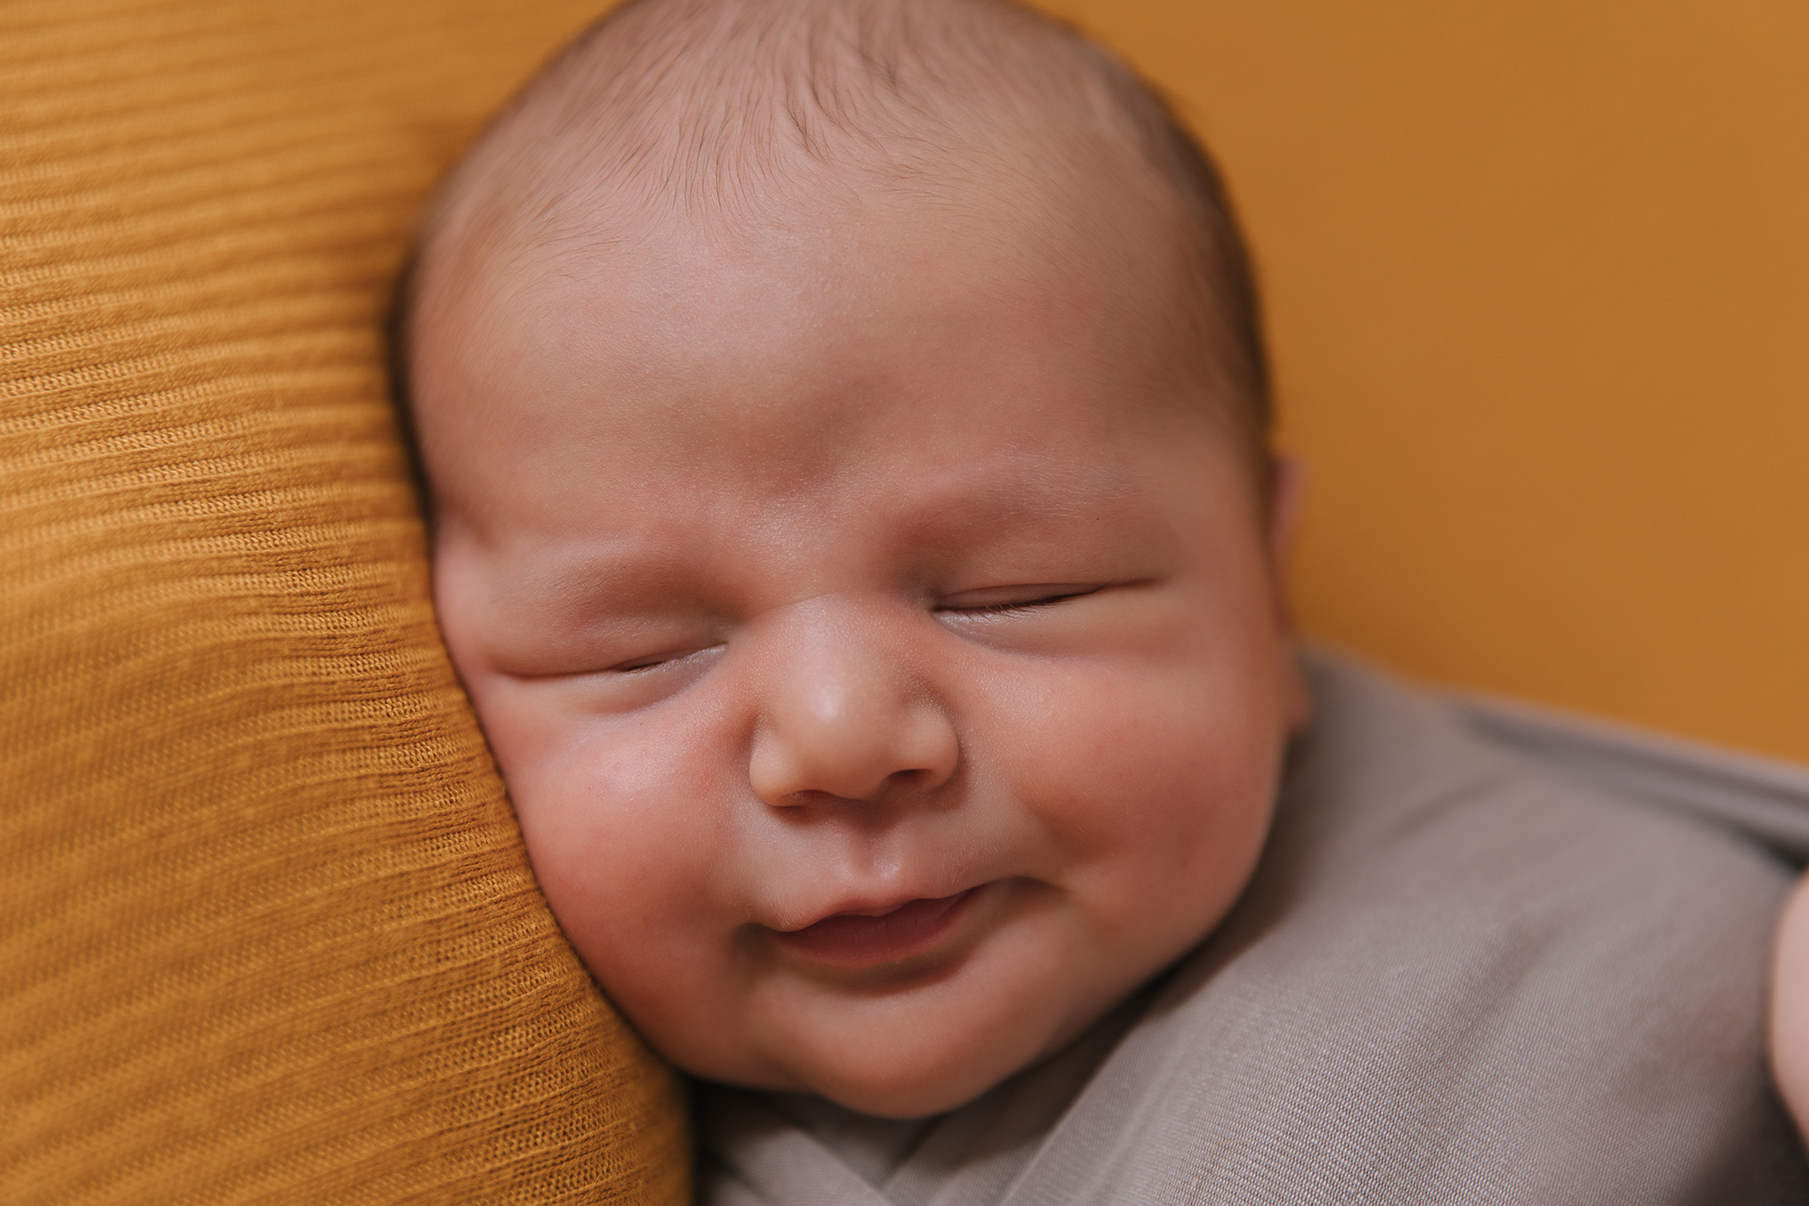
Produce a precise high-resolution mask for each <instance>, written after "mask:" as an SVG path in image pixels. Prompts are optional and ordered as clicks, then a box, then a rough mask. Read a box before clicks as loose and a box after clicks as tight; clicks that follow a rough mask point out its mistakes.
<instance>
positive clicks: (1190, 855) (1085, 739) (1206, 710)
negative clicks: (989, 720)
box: [1013, 670, 1278, 930]
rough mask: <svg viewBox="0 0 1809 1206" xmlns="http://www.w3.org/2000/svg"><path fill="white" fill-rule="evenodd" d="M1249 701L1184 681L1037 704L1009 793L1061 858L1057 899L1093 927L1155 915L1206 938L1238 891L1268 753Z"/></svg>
mask: <svg viewBox="0 0 1809 1206" xmlns="http://www.w3.org/2000/svg"><path fill="white" fill-rule="evenodd" d="M1250 694H1251V693H1249V692H1245V691H1242V690H1238V689H1232V688H1227V687H1226V685H1225V684H1222V683H1215V682H1213V681H1212V680H1211V679H1209V678H1208V677H1207V676H1205V675H1202V674H1200V673H1193V674H1189V673H1185V672H1182V671H1180V670H1152V671H1150V672H1148V673H1144V674H1139V675H1135V676H1126V675H1122V674H1120V675H1115V676H1102V677H1101V678H1100V679H1099V680H1097V681H1094V682H1091V683H1086V682H1068V683H1064V684H1062V685H1061V686H1060V687H1058V688H1055V689H1051V690H1049V691H1047V692H1045V693H1044V694H1043V697H1042V700H1041V703H1042V707H1040V708H1039V709H1038V710H1037V712H1036V713H1035V714H1034V715H1033V716H1031V717H1030V723H1028V724H1026V725H1025V726H1024V727H1023V728H1022V729H1021V730H1020V732H1019V735H1018V737H1017V738H1016V741H1017V745H1018V749H1019V757H1018V759H1017V763H1016V772H1015V776H1014V780H1015V781H1014V785H1013V790H1014V794H1015V795H1016V796H1017V798H1018V799H1019V800H1021V801H1023V802H1024V803H1025V805H1027V806H1028V807H1029V808H1031V809H1032V810H1033V811H1034V812H1035V813H1036V815H1037V818H1038V820H1039V821H1040V822H1041V823H1042V825H1043V826H1044V827H1045V829H1046V830H1047V831H1048V832H1049V834H1050V835H1051V836H1052V837H1054V838H1055V839H1056V840H1057V842H1059V844H1060V846H1061V848H1062V849H1063V850H1064V851H1065V853H1066V855H1067V857H1068V859H1069V860H1070V861H1069V863H1068V866H1067V869H1066V871H1065V873H1064V885H1063V886H1065V887H1067V888H1069V889H1070V890H1072V891H1074V892H1075V893H1076V894H1077V896H1078V897H1079V898H1080V899H1082V900H1084V901H1085V902H1086V903H1087V906H1088V907H1089V908H1090V909H1091V910H1092V911H1093V913H1094V917H1093V920H1094V921H1095V922H1096V923H1097V924H1099V925H1101V926H1103V927H1107V928H1110V929H1112V930H1118V929H1120V928H1122V927H1133V926H1139V925H1145V924H1147V921H1148V918H1147V917H1146V916H1145V915H1146V914H1147V913H1149V912H1150V911H1151V910H1152V909H1155V910H1157V911H1161V912H1164V914H1165V916H1168V917H1172V918H1173V919H1174V921H1175V922H1176V924H1178V925H1180V926H1181V928H1182V929H1186V928H1188V927H1195V928H1198V927H1203V926H1206V925H1209V924H1210V923H1211V922H1212V921H1214V920H1216V913H1217V912H1218V911H1221V910H1222V909H1223V908H1225V907H1228V906H1229V904H1230V902H1231V900H1232V899H1234V898H1235V896H1236V895H1237V893H1238V892H1239V891H1240V890H1241V888H1242V886H1243V883H1244V881H1245V879H1247V877H1248V875H1249V872H1250V869H1251V867H1252V866H1253V863H1254V859H1255V856H1256V852H1257V850H1258V849H1259V848H1260V845H1261V842H1262V838H1263V834H1264V833H1265V832H1266V829H1267V825H1268V819H1269V815H1270V810H1271V807H1272V797H1273V793H1274V776H1275V771H1274V763H1275V759H1276V756H1277V752H1278V749H1277V747H1278V739H1277V737H1276V734H1275V732H1274V730H1275V728H1276V725H1275V724H1274V723H1273V722H1272V721H1269V720H1267V719H1265V718H1266V716H1267V713H1268V712H1270V711H1272V710H1273V709H1272V707H1270V706H1268V705H1267V704H1266V703H1265V701H1264V700H1263V699H1262V698H1261V692H1260V691H1258V692H1256V693H1255V694H1256V696H1257V698H1254V699H1252V698H1248V696H1249V695H1250ZM1207 914H1213V916H1210V917H1208V916H1206V915H1207Z"/></svg>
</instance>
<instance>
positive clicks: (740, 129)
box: [396, 0, 1271, 479]
mask: <svg viewBox="0 0 1809 1206" xmlns="http://www.w3.org/2000/svg"><path fill="white" fill-rule="evenodd" d="M1101 146H1105V147H1107V148H1109V149H1110V150H1112V151H1113V152H1115V153H1116V154H1117V155H1118V156H1119V157H1120V158H1121V159H1122V158H1123V156H1124V153H1125V152H1127V151H1128V152H1129V153H1130V155H1131V156H1132V163H1131V164H1130V165H1129V166H1130V168H1131V170H1132V171H1135V170H1136V167H1135V163H1136V161H1141V163H1142V164H1143V165H1145V166H1146V167H1148V168H1151V169H1154V171H1153V174H1152V176H1153V179H1154V180H1155V181H1157V182H1158V185H1157V187H1158V188H1159V189H1165V190H1166V191H1168V192H1170V193H1172V196H1173V200H1174V201H1175V202H1178V204H1179V211H1180V213H1181V215H1182V220H1181V221H1180V222H1178V223H1177V226H1178V227H1180V228H1181V229H1180V230H1179V231H1178V236H1179V238H1180V239H1181V240H1182V242H1183V243H1184V245H1185V255H1186V258H1187V259H1188V260H1189V261H1190V267H1191V269H1192V271H1191V274H1190V275H1191V277H1192V278H1193V279H1194V283H1195V286H1196V287H1195V289H1194V294H1195V296H1196V297H1197V300H1198V302H1199V304H1200V306H1201V308H1202V310H1203V313H1202V314H1201V315H1199V316H1198V321H1197V322H1194V323H1192V324H1191V325H1192V326H1194V327H1195V328H1196V329H1198V330H1199V331H1200V332H1201V336H1202V338H1204V339H1207V340H1209V342H1210V344H1211V346H1210V347H1208V348H1206V349H1204V351H1205V352H1206V357H1205V359H1206V360H1207V361H1209V363H1210V364H1211V366H1212V367H1213V369H1214V370H1215V371H1214V372H1213V376H1214V377H1215V378H1217V379H1218V380H1219V381H1220V382H1222V383H1223V385H1224V386H1225V387H1226V390H1225V392H1228V393H1229V394H1230V395H1231V401H1232V405H1231V407H1230V410H1231V411H1232V412H1233V413H1232V414H1231V415H1230V417H1231V418H1232V419H1233V420H1234V423H1235V426H1236V427H1237V428H1239V429H1240V430H1239V435H1240V436H1241V437H1242V438H1243V439H1245V440H1247V441H1248V442H1249V446H1250V448H1251V450H1252V452H1253V453H1255V457H1256V463H1257V465H1258V466H1259V476H1261V477H1263V478H1265V479H1266V476H1267V466H1268V457H1267V439H1268V429H1269V426H1270V410H1271V403H1270V397H1269V392H1270V391H1269V372H1268V365H1267V357H1266V355H1265V353H1264V347H1263V338H1262V329H1261V321H1260V314H1259V309H1258V302H1257V295H1256V287H1255V282H1254V279H1253V274H1252V271H1251V267H1250V261H1249V256H1248V253H1247V251H1246V250H1245V247H1244V244H1243V240H1242V238H1241V237H1240V235H1239V233H1238V229H1237V224H1236V222H1235V220H1234V219H1233V217H1232V214H1231V210H1230V206H1229V204H1228V202H1227V200H1226V195H1225V190H1224V187H1223V185H1222V184H1221V182H1220V179H1219V175H1218V172H1217V171H1216V169H1215V168H1214V166H1213V164H1212V161H1211V159H1210V158H1209V157H1208V155H1207V154H1206V152H1205V150H1204V149H1203V148H1202V147H1201V145H1200V144H1199V142H1198V141H1197V140H1196V139H1195V138H1194V136H1193V135H1192V134H1191V133H1190V132H1189V131H1188V129H1187V128H1186V126H1185V125H1184V124H1183V123H1182V122H1181V121H1180V120H1179V119H1178V118H1177V116H1176V115H1175V112H1174V110H1173V109H1172V108H1171V106H1170V105H1169V104H1168V103H1167V102H1166V101H1165V100H1164V99H1163V98H1162V97H1161V96H1160V95H1159V94H1158V93H1157V92H1156V91H1155V89H1153V88H1152V87H1151V86H1150V85H1149V84H1147V83H1146V82H1145V81H1143V80H1142V79H1140V78H1139V77H1138V76H1137V75H1136V74H1135V73H1134V72H1133V71H1132V70H1131V69H1130V68H1128V67H1127V66H1125V65H1124V64H1123V63H1122V62H1120V61H1119V60H1118V59H1117V58H1115V57H1113V56H1112V55H1111V54H1110V53H1108V52H1107V51H1105V50H1104V49H1102V48H1101V47H1099V46H1098V45H1096V44H1094V43H1093V42H1091V41H1089V40H1088V39H1086V38H1085V37H1083V36H1082V35H1081V34H1079V33H1077V32H1076V31H1074V30H1073V29H1071V28H1069V27H1067V26H1065V25H1063V24H1060V23H1058V22H1056V21H1053V20H1051V19H1049V18H1047V17H1045V16H1042V15H1040V14H1037V13H1035V12H1032V11H1031V10H1029V9H1028V8H1024V7H1021V6H1020V5H1018V4H1016V3H1012V2H1011V0H631V2H630V3H627V4H624V5H622V6H621V7H619V8H617V9H615V10H614V11H613V12H611V13H609V14H608V15H607V16H605V17H604V18H603V19H601V20H600V21H598V22H597V23H596V24H595V25H593V26H592V27H591V28H590V29H588V30H587V31H586V32H585V33H584V34H582V35H581V36H580V37H579V38H578V39H577V40H576V41H574V42H573V43H572V44H571V45H570V46H568V47H567V48H566V49H565V50H564V51H563V52H562V53H561V54H559V55H558V56H557V57H556V58H555V59H554V60H553V61H552V62H550V63H549V64H548V65H547V66H546V67H545V68H543V69H542V70H541V71H540V72H539V74H537V75H536V76H535V77H534V78H533V79H531V80H530V81H529V82H528V83H527V84H526V85H525V86H524V87H523V88H522V89H521V91H520V92H519V93H518V94H517V95H516V96H515V98H514V99H513V100H512V101H511V102H510V103H509V104H508V106H506V107H505V108H504V110H503V111H502V112H501V113H500V114H499V115H498V116H497V118H496V119H495V120H494V121H493V122H492V123H491V125H490V126H489V128H488V129H487V130H486V131H485V132H484V134H483V135H482V136H481V137H480V138H479V139H478V141H477V143H476V145H475V146H474V147H473V148H472V149H471V151H470V152H469V153H468V154H467V155H466V157H465V158H464V159H463V160H462V161H461V163H460V164H459V165H458V167H457V168H456V169H455V170H454V171H453V172H452V173H451V174H450V175H449V176H448V177H447V179H446V180H445V181H444V182H443V183H442V184H441V186H440V189H439V191H438V192H437V194H436V196H435V198H434V200H433V201H432V202H431V203H430V205H429V207H428V209H427V211H426V213H425V216H424V218H423V221H422V225H421V230H420V234H419V237H418V240H417V246H416V249H415V253H414V255H413V257H412V259H411V267H410V270H409V271H408V272H407V273H406V274H405V276H404V279H403V282H402V284H401V287H400V290H399V294H398V303H399V304H398V310H397V315H396V317H397V330H396V334H397V337H398V357H397V359H398V365H399V367H400V368H402V369H403V370H404V374H405V369H406V363H407V355H408V353H407V344H408V339H409V320H410V316H411V311H412V306H413V303H414V295H415V293H416V291H417V290H418V289H422V288H425V287H431V286H430V285H428V284H426V283H425V282H426V281H427V280H428V278H429V277H431V276H432V275H433V274H434V273H435V272H436V271H437V270H438V269H439V268H441V267H443V266H444V265H440V264H438V263H437V261H441V260H446V259H448V258H456V259H462V260H464V261H465V262H466V263H467V264H469V263H471V262H474V261H476V260H478V259H481V258H483V257H485V256H487V255H489V254H492V253H494V252H496V251H497V250H499V249H509V248H522V247H541V248H546V247H552V248H555V249H556V248H557V247H559V246H560V245H562V244H563V245H571V246H574V247H578V246H582V247H600V246H609V245H615V244H620V243H624V242H628V241H630V240H632V238H633V232H634V231H635V230H636V229H637V227H640V226H642V225H644V224H645V223H646V222H648V221H652V220H658V219H660V218H672V217H676V218H680V219H682V220H685V221H688V222H692V223H700V224H713V225H714V226H715V227H716V228H726V229H733V227H734V226H735V225H736V224H737V223H739V222H742V221H748V220H759V219H766V220H774V219H777V220H783V215H784V212H785V207H786V205H787V203H788V202H796V201H799V200H801V199H804V198H807V197H810V196H813V195H819V194H821V193H823V192H824V191H825V190H834V189H838V188H849V187H851V185H852V186H854V187H856V188H858V186H859V184H861V183H872V184H878V185H879V186H881V187H884V188H887V189H889V190H891V191H893V192H894V193H896V194H898V195H901V196H905V197H910V198H921V199H922V201H923V203H924V204H926V205H933V204H946V203H950V202H951V199H952V200H953V202H954V203H959V196H960V195H961V194H962V190H960V189H959V188H949V187H948V185H950V184H951V183H952V184H956V185H958V184H960V183H963V182H965V181H972V180H988V181H1003V182H1005V183H1007V184H1009V182H1010V181H1011V180H1012V178H1013V176H1014V175H1015V176H1019V177H1025V178H1028V177H1029V176H1032V175H1033V176H1034V177H1035V178H1036V179H1038V180H1040V181H1043V182H1045V183H1047V182H1048V181H1050V180H1051V179H1058V180H1059V178H1060V175H1061V173H1062V172H1064V171H1068V172H1069V173H1070V175H1071V177H1072V180H1074V181H1079V180H1081V179H1084V174H1085V173H1087V172H1098V171H1099V170H1100V165H1101V162H1102V161H1101V160H1100V159H1099V158H1098V156H1097V155H1096V154H1095V155H1093V156H1092V157H1091V158H1088V157H1087V154H1086V149H1087V148H1092V149H1094V150H1097V148H1099V147H1101ZM1077 148H1079V149H1077ZM1064 161H1067V162H1064ZM1070 187H1072V184H1070ZM449 246H452V247H456V249H457V250H456V251H451V252H449V251H448V250H447V248H448V247H449ZM405 388H406V386H405V382H404V389H405Z"/></svg>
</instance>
